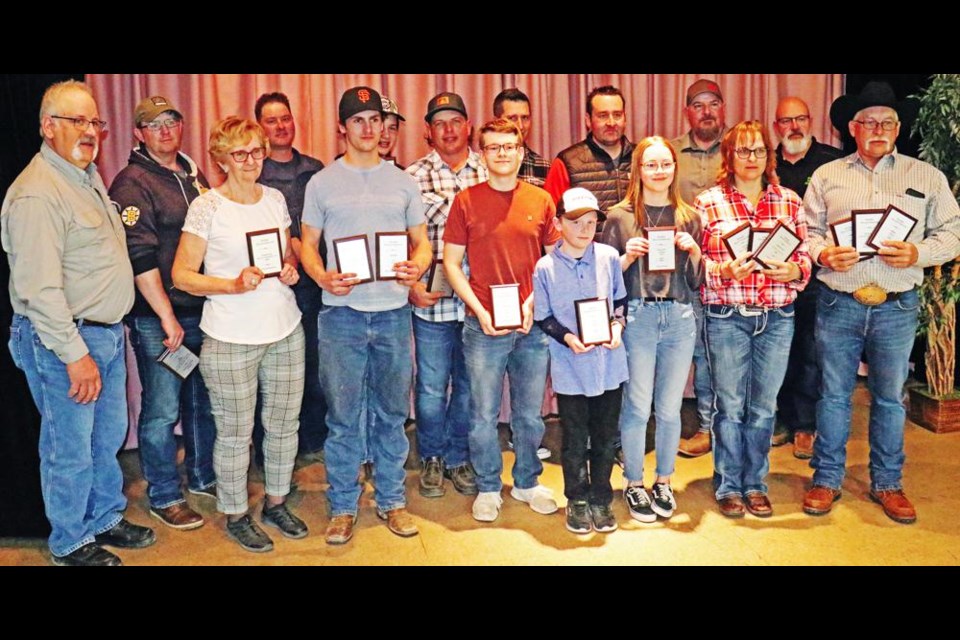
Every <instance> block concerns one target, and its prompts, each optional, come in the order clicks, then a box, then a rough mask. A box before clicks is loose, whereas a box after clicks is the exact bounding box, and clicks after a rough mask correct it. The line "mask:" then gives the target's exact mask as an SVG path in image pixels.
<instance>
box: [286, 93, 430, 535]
mask: <svg viewBox="0 0 960 640" xmlns="http://www.w3.org/2000/svg"><path fill="white" fill-rule="evenodd" d="M339 116H340V124H339V128H340V133H341V134H343V136H344V139H345V142H346V153H345V154H344V156H343V157H342V158H340V159H339V160H337V161H336V162H334V163H332V164H331V165H330V166H328V167H327V168H326V169H324V170H323V171H321V172H319V173H318V174H316V175H315V176H314V177H313V178H312V179H311V180H310V182H309V183H308V184H307V192H306V197H305V202H304V208H303V243H302V247H301V251H302V254H301V255H302V259H303V266H304V269H305V270H306V272H307V274H309V275H310V277H311V278H313V279H314V280H315V281H316V282H317V284H319V285H320V287H321V288H322V289H323V304H324V306H323V308H322V309H321V310H320V313H319V317H318V323H317V324H318V329H319V331H318V332H319V348H320V353H321V354H322V355H323V357H322V358H321V360H320V381H321V384H322V386H323V390H324V394H325V396H326V399H327V407H328V411H327V427H328V428H329V430H330V434H329V436H328V438H327V444H326V467H327V478H328V480H329V482H330V489H329V491H328V492H327V497H328V499H329V501H330V511H331V515H332V519H331V521H330V524H329V525H328V527H327V532H326V541H327V543H328V544H344V543H346V542H347V541H349V540H350V538H351V537H352V536H353V525H354V523H355V522H356V516H357V502H358V500H359V498H360V491H361V488H360V485H358V484H357V469H359V468H360V464H361V463H362V462H363V461H364V460H363V458H364V453H365V452H364V441H365V439H364V437H363V430H364V429H366V428H367V427H366V425H364V424H363V422H362V418H361V416H362V413H363V412H362V411H361V402H364V401H365V402H366V404H367V406H366V411H367V414H368V415H369V417H370V420H369V421H370V427H369V435H368V438H369V449H370V452H371V453H372V455H373V461H374V464H375V466H376V469H377V483H376V494H375V495H376V501H377V515H378V516H380V517H381V518H383V519H385V520H387V526H388V527H389V528H390V531H392V532H393V533H395V534H397V535H399V536H403V537H407V536H413V535H416V534H417V533H418V530H417V526H416V524H415V523H414V522H413V518H411V517H410V515H409V514H408V513H407V511H406V496H405V493H404V478H405V473H404V469H403V465H404V462H405V461H406V458H407V452H408V451H409V447H410V443H409V441H408V440H407V437H406V434H405V433H404V430H403V426H404V422H405V420H406V418H407V410H408V408H409V401H410V395H409V393H410V384H411V381H412V380H411V379H412V377H413V371H412V364H411V361H412V354H411V352H410V344H411V342H412V336H411V330H410V306H409V305H408V304H407V295H408V292H409V289H408V287H410V286H412V285H413V284H414V283H416V282H417V281H418V280H419V278H420V276H421V275H422V274H423V273H424V272H425V271H426V270H427V269H429V268H430V265H431V263H432V260H431V253H432V252H431V250H430V241H429V240H428V239H427V229H426V224H425V221H424V217H423V204H422V202H421V199H420V192H419V191H418V190H417V186H416V184H415V183H414V181H413V180H412V179H411V178H410V176H408V175H406V174H404V173H403V172H402V171H401V170H399V169H397V168H396V167H395V166H393V165H392V164H390V163H388V162H384V161H383V160H381V159H380V156H379V154H378V153H377V148H378V145H379V142H380V134H381V132H382V130H383V106H382V101H381V98H380V95H379V94H378V93H377V92H376V91H375V90H374V89H371V88H369V87H354V88H352V89H348V90H347V91H346V92H345V93H344V94H343V97H341V99H340V108H339ZM378 232H401V233H403V232H406V233H407V234H408V241H409V244H410V245H411V246H412V247H413V250H412V251H411V252H410V258H409V259H408V260H401V261H398V262H395V263H394V264H393V271H394V273H395V275H396V279H393V280H384V279H378V278H377V276H378V275H379V274H377V273H372V274H371V275H372V276H373V279H372V281H365V282H362V283H361V282H360V278H358V277H357V275H358V274H357V273H355V272H344V273H342V272H341V271H340V269H339V267H338V266H337V264H338V263H339V260H340V259H339V258H338V257H337V256H338V254H337V249H336V248H335V247H336V244H335V243H336V242H337V241H338V240H343V239H348V238H352V239H356V238H357V237H358V236H359V237H362V238H364V239H365V240H366V244H367V247H368V249H367V250H368V252H369V253H368V256H367V257H368V265H369V268H370V270H371V272H373V271H374V265H376V263H377V260H376V252H377V246H378V245H377V233H378ZM321 241H323V242H324V243H325V244H326V247H327V258H328V259H327V260H326V261H324V260H323V259H322V258H321V257H320V253H319V246H320V242H321ZM334 260H336V262H334Z"/></svg>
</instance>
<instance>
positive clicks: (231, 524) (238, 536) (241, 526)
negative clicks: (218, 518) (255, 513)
mask: <svg viewBox="0 0 960 640" xmlns="http://www.w3.org/2000/svg"><path fill="white" fill-rule="evenodd" d="M227 535H228V536H230V537H231V538H233V539H234V540H236V541H237V544H239V545H240V546H241V547H243V548H244V549H246V550H247V551H252V552H253V553H264V552H267V551H273V540H271V539H270V537H269V536H268V535H267V534H265V533H264V532H263V529H261V528H260V527H258V526H257V523H256V522H254V521H253V518H251V517H250V514H249V513H246V514H244V516H243V517H242V518H240V519H239V520H236V521H233V520H230V518H227Z"/></svg>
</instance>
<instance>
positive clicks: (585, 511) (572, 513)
mask: <svg viewBox="0 0 960 640" xmlns="http://www.w3.org/2000/svg"><path fill="white" fill-rule="evenodd" d="M592 530H593V523H592V521H591V519H590V505H588V504H587V501H586V500H571V501H570V502H568V503H567V531H572V532H573V533H590V532H591V531H592Z"/></svg>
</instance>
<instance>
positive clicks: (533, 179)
mask: <svg viewBox="0 0 960 640" xmlns="http://www.w3.org/2000/svg"><path fill="white" fill-rule="evenodd" d="M549 171H550V163H549V162H547V160H546V159H545V158H544V157H543V156H541V155H540V154H539V153H537V152H536V151H534V150H533V149H531V148H530V147H528V146H527V145H523V162H521V163H520V173H519V174H518V175H517V177H518V178H520V179H521V180H523V181H524V182H526V183H529V184H532V185H533V186H535V187H542V186H543V183H544V182H546V180H547V173H548V172H549Z"/></svg>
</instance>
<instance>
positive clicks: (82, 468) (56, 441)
mask: <svg viewBox="0 0 960 640" xmlns="http://www.w3.org/2000/svg"><path fill="white" fill-rule="evenodd" d="M80 336H81V337H82V338H83V341H84V342H85V343H86V344H87V349H89V351H90V356H91V357H92V358H93V360H94V362H96V364H97V367H98V368H99V369H100V380H101V382H102V384H103V389H102V390H101V391H100V398H99V399H98V400H96V401H92V402H89V403H88V404H78V403H76V402H74V401H73V400H72V399H70V398H68V397H67V392H68V391H69V389H70V378H69V376H68V375H67V367H66V365H65V364H63V363H62V362H60V359H59V358H57V356H56V355H55V354H54V353H53V351H51V350H49V349H47V348H46V347H44V346H43V344H42V343H41V342H40V337H39V336H38V335H37V333H36V331H35V330H34V328H33V324H32V323H31V322H30V320H29V319H27V318H26V317H25V316H21V315H14V316H13V323H12V324H11V326H10V354H11V355H12V356H13V362H14V364H16V365H17V367H18V368H19V369H21V370H22V371H23V372H24V373H25V374H26V376H27V384H28V385H29V386H30V395H32V396H33V401H34V403H35V404H36V405H37V410H38V411H39V412H40V447H39V450H40V490H41V492H42V493H43V504H44V508H45V511H46V514H47V520H49V521H50V527H51V533H50V538H49V540H48V544H49V546H50V553H52V554H53V555H55V556H57V557H61V556H65V555H68V554H70V553H73V552H74V551H76V550H77V549H79V548H80V547H82V546H84V545H85V544H88V543H90V542H93V540H94V536H95V535H97V534H99V533H103V532H104V531H108V530H110V529H112V528H113V527H114V526H116V524H117V523H118V522H120V519H121V518H122V513H123V510H124V509H126V507H127V499H126V498H125V497H124V495H123V473H122V472H121V471H120V463H119V462H117V452H118V451H120V447H121V446H123V440H124V437H125V436H126V434H127V366H126V360H125V357H126V353H125V347H124V344H125V343H124V332H123V325H121V324H119V323H118V324H115V325H112V326H110V327H91V326H81V327H80Z"/></svg>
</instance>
